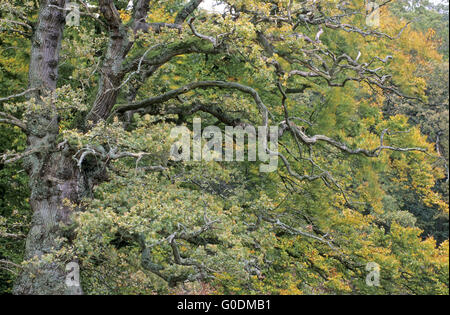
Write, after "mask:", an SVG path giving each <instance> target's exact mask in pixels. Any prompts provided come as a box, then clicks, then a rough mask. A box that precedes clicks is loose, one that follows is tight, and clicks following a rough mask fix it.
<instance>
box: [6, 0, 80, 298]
mask: <svg viewBox="0 0 450 315" xmlns="http://www.w3.org/2000/svg"><path fill="white" fill-rule="evenodd" d="M65 4H66V0H41V2H40V11H39V17H38V22H37V26H36V29H35V33H34V34H33V39H32V48H31V60H30V70H29V79H30V87H31V88H36V91H35V92H34V94H33V97H35V98H36V102H41V101H40V99H39V96H41V95H46V94H48V93H49V92H51V91H53V90H54V89H55V88H56V82H57V78H58V63H59V52H60V47H61V40H62V34H63V28H64V23H65V12H64V10H61V9H60V8H64V6H65ZM41 103H42V102H41ZM42 104H43V103H42ZM47 107H50V105H45V104H43V109H42V110H39V111H38V112H34V113H33V114H30V115H28V116H27V117H26V118H27V121H28V123H27V124H28V130H29V133H28V138H27V145H28V148H27V150H33V152H35V153H33V154H32V155H29V156H28V157H27V158H25V160H24V166H25V169H26V170H27V172H28V175H29V177H30V188H31V196H30V204H31V209H32V211H33V219H32V226H31V230H30V232H29V234H28V237H27V242H26V249H25V259H27V260H29V259H35V261H36V262H37V265H31V266H28V267H25V268H24V270H23V271H22V272H21V274H20V275H19V277H18V279H17V281H16V283H15V285H14V290H13V292H14V293H15V294H81V293H82V292H81V289H80V287H79V286H67V285H66V277H67V272H66V271H65V264H66V263H67V262H65V261H64V262H63V261H60V260H59V259H58V258H56V259H52V260H49V261H47V260H45V259H44V258H45V257H46V255H47V254H50V253H53V252H54V251H55V250H58V249H60V248H61V246H62V244H60V243H59V238H60V237H62V236H64V229H63V226H64V225H69V224H70V223H71V216H70V215H71V211H72V210H71V209H72V208H71V207H70V206H68V203H67V201H71V202H72V203H76V202H78V200H79V198H80V196H81V194H82V193H83V190H84V188H83V187H84V186H85V185H84V183H85V182H86V181H85V180H84V179H83V178H84V177H83V176H81V171H80V170H79V169H78V167H77V165H76V162H75V161H73V160H72V157H71V156H72V154H71V153H70V152H68V150H69V149H68V148H67V147H66V146H65V145H58V133H59V117H58V114H57V113H56V112H55V110H54V109H53V108H47Z"/></svg>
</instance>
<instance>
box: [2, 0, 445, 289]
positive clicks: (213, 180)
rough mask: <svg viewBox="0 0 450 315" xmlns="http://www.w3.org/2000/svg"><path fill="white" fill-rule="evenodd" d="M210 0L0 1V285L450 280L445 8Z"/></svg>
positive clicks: (357, 1) (318, 284)
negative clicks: (211, 152)
mask: <svg viewBox="0 0 450 315" xmlns="http://www.w3.org/2000/svg"><path fill="white" fill-rule="evenodd" d="M201 2H202V1H201V0H189V1H182V0H170V1H158V0H151V1H149V0H133V1H125V0H118V1H117V0H116V1H112V0H98V1H87V0H86V1H84V0H80V1H77V2H76V4H78V7H79V9H78V11H77V12H79V13H80V16H79V24H78V25H77V23H75V24H73V23H70V22H67V21H68V19H66V18H67V17H68V16H70V14H74V13H73V10H74V9H73V8H72V7H67V6H66V5H67V4H68V1H65V0H41V1H26V0H14V1H13V0H2V2H1V3H0V33H1V39H0V80H1V82H2V84H1V86H0V95H1V97H0V136H1V137H0V139H1V141H0V176H1V177H0V192H1V193H2V198H1V199H0V291H1V292H3V293H15V294H41V293H42V294H62V293H70V294H79V293H81V292H82V293H85V294H155V293H158V294H168V293H192V294H199V293H206V294H449V288H448V282H449V252H448V251H449V244H448V215H449V210H448V202H449V198H448V180H449V173H448V172H449V171H448V154H449V153H448V152H449V151H448V29H447V27H448V4H447V5H444V4H440V5H435V4H432V3H430V1H425V0H415V1H402V0H398V1H381V4H380V7H379V9H377V10H376V12H368V11H367V8H368V7H367V4H366V1H363V0H351V1H322V0H319V1H312V0H276V1H275V0H258V1H255V0H226V1H220V3H222V4H223V5H224V6H223V7H224V9H223V11H220V12H211V11H207V10H204V9H201V7H199V5H200V4H201ZM371 14H372V15H373V14H379V22H380V23H379V24H375V25H374V24H373V23H370V22H369V20H368V16H370V15H371ZM198 118H201V120H202V126H203V127H206V126H216V127H218V128H219V129H220V130H221V131H223V132H224V133H225V129H226V128H227V126H228V127H229V126H231V127H242V128H245V127H248V126H255V127H256V126H266V127H268V126H277V127H278V131H279V133H278V136H279V140H278V152H277V153H274V152H272V151H271V150H270V149H269V148H268V147H265V146H264V145H262V146H261V145H259V149H260V150H262V151H265V152H264V153H266V154H267V155H268V156H276V158H277V159H278V167H277V169H276V170H275V171H274V172H261V168H260V166H261V164H262V163H263V161H256V162H252V161H249V159H246V160H245V161H243V162H225V161H215V160H214V161H205V160H201V161H176V160H174V159H173V158H172V157H171V154H170V152H171V147H172V144H173V142H174V140H173V139H171V138H170V134H171V130H173V128H174V127H176V126H185V127H187V128H188V130H189V131H190V132H192V133H193V134H194V133H195V127H194V119H198ZM246 138H248V139H249V138H250V135H249V136H248V137H246ZM264 138H266V137H264ZM208 139H209V138H207V137H204V139H203V142H206V141H207V140H208ZM233 140H235V141H234V142H233V143H232V146H237V141H236V140H237V139H233ZM194 141H195V138H194ZM221 146H222V144H221ZM221 149H223V150H225V145H223V147H221ZM248 155H249V154H248V152H247V151H246V156H248ZM27 235H28V236H27ZM70 262H76V263H77V264H78V265H79V268H80V280H81V289H80V290H75V291H73V290H72V289H70V288H67V286H66V283H65V278H66V269H65V268H66V266H67V264H68V263H70ZM373 263H375V264H376V265H377V266H378V267H379V271H380V279H379V281H380V283H379V285H375V286H373V285H368V283H367V281H366V280H367V274H368V269H367V266H369V265H370V264H373Z"/></svg>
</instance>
